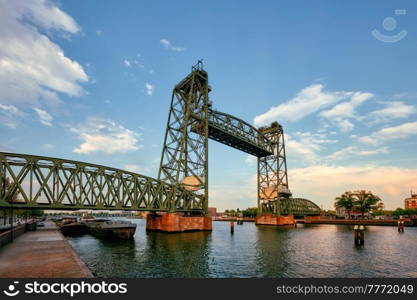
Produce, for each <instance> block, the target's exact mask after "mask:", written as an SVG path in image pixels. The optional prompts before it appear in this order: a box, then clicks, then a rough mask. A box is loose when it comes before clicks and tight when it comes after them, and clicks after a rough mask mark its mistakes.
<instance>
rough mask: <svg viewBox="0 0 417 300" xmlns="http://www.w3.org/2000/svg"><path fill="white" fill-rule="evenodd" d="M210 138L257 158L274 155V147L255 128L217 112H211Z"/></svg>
mask: <svg viewBox="0 0 417 300" xmlns="http://www.w3.org/2000/svg"><path fill="white" fill-rule="evenodd" d="M209 138H211V139H213V140H215V141H218V142H220V143H223V144H225V145H228V146H230V147H233V148H235V149H238V150H241V151H243V152H246V153H249V154H251V155H254V156H257V157H263V156H267V155H272V154H273V145H272V144H271V143H270V142H269V140H268V139H267V138H265V136H263V135H262V134H260V133H259V131H258V130H257V129H256V128H255V127H253V126H252V125H250V124H248V123H246V122H245V121H243V120H240V119H238V118H236V117H234V116H232V115H229V114H225V113H223V112H219V111H215V110H210V111H209Z"/></svg>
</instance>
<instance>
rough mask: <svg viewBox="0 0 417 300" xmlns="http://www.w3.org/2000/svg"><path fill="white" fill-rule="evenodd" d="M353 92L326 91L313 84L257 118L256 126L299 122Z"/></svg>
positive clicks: (255, 120) (322, 87) (322, 86)
mask: <svg viewBox="0 0 417 300" xmlns="http://www.w3.org/2000/svg"><path fill="white" fill-rule="evenodd" d="M352 94H353V93H352V92H344V91H336V92H329V91H324V85H322V84H313V85H310V86H308V87H306V88H304V89H303V90H301V91H300V92H299V93H298V94H297V95H296V96H295V97H294V98H292V99H291V100H289V101H287V102H286V103H282V104H280V105H278V106H274V107H271V108H270V109H269V110H268V111H267V112H266V113H264V114H261V115H259V116H256V117H255V119H254V123H255V125H256V126H262V125H267V124H269V123H271V122H273V121H277V120H278V121H282V120H287V121H298V120H301V119H302V118H304V117H306V116H308V115H310V114H312V113H315V112H316V111H319V110H321V109H323V108H325V107H328V106H330V105H332V104H334V103H337V102H339V101H341V100H343V99H346V98H347V97H350V96H351V95H352Z"/></svg>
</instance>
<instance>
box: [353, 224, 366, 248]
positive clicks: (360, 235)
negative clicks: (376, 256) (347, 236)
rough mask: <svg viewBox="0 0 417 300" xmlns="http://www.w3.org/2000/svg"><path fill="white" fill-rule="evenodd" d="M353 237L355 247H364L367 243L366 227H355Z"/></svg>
mask: <svg viewBox="0 0 417 300" xmlns="http://www.w3.org/2000/svg"><path fill="white" fill-rule="evenodd" d="M353 236H354V239H355V245H357V246H362V245H363V244H364V243H365V227H364V226H363V225H355V227H353Z"/></svg>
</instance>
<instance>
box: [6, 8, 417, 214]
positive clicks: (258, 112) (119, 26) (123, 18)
mask: <svg viewBox="0 0 417 300" xmlns="http://www.w3.org/2000/svg"><path fill="white" fill-rule="evenodd" d="M416 12H417V4H416V3H415V1H349V2H348V1H343V2H342V1H319V0H316V1H301V0H298V1H260V2H259V1H258V2H256V3H255V2H253V1H245V2H243V1H209V2H205V3H199V2H196V1H171V2H168V1H166V2H163V3H162V2H158V1H92V0H86V1H60V2H58V1H52V0H50V1H46V0H30V1H7V0H0V45H1V46H0V134H1V139H0V151H7V152H17V153H27V154H38V155H45V156H52V157H62V158H67V159H74V160H80V161H88V162H91V163H97V164H103V165H107V166H112V167H117V168H122V169H128V170H132V171H136V172H139V173H143V174H146V175H149V176H153V177H156V176H157V168H158V166H159V159H160V154H161V151H162V141H163V136H164V132H165V126H166V119H167V116H168V107H169V102H170V98H171V93H172V88H173V87H174V85H175V84H176V83H177V82H179V81H180V80H181V79H182V78H183V77H184V76H186V75H187V74H188V73H189V71H190V68H191V65H193V64H194V63H195V62H196V61H197V59H201V58H202V59H204V67H205V69H206V70H207V71H208V73H209V80H210V84H211V86H212V89H213V90H212V92H211V95H210V98H211V100H212V101H213V104H214V107H215V108H216V109H218V110H220V111H224V112H227V113H230V114H233V115H235V116H237V117H240V118H242V119H244V120H247V121H249V122H251V123H252V124H255V125H257V126H260V125H264V124H269V123H270V122H272V121H275V120H276V121H278V122H280V123H281V124H282V125H283V126H284V130H285V132H286V134H287V137H286V139H287V156H288V169H289V176H290V182H289V184H290V188H291V190H292V192H293V194H294V196H298V197H305V198H308V199H311V200H313V201H315V202H316V203H318V204H319V205H322V206H323V208H325V209H329V208H331V207H332V204H333V199H334V197H336V196H338V195H340V194H341V193H343V192H344V191H346V190H352V189H368V190H371V191H373V192H374V193H376V194H378V195H379V196H380V197H381V198H382V199H383V200H384V203H385V205H386V207H387V208H396V207H400V206H403V199H404V198H405V197H406V196H408V195H409V190H410V189H411V188H413V189H415V190H417V156H416V154H415V149H416V146H417V141H416V136H417V119H416V115H417V106H416V105H417V103H416V101H417V85H416V79H417V76H416V75H417V57H416V53H417V26H416V25H417V18H416ZM374 30H377V32H379V33H380V34H378V35H375V34H373V33H372V32H373V31H374ZM374 32H375V31H374ZM393 39H396V40H395V41H393ZM388 40H389V41H390V42H388ZM209 172H210V175H209V176H210V177H209V184H210V187H209V190H210V206H216V207H218V208H219V209H220V210H223V209H226V208H236V207H239V208H246V207H248V206H255V204H256V184H255V182H256V176H255V175H256V163H255V161H254V160H253V159H252V158H251V157H248V156H247V155H246V154H244V153H240V152H238V151H237V150H234V149H230V148H227V147H226V146H223V145H221V144H216V143H215V142H210V157H209Z"/></svg>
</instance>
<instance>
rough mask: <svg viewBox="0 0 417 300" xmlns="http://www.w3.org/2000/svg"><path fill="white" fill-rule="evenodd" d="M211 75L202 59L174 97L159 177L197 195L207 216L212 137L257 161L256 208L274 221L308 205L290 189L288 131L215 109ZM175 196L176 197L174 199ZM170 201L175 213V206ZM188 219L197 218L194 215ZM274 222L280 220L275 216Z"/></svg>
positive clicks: (178, 188) (176, 88) (275, 123)
mask: <svg viewBox="0 0 417 300" xmlns="http://www.w3.org/2000/svg"><path fill="white" fill-rule="evenodd" d="M210 91H211V88H210V85H209V82H208V74H207V72H206V71H205V70H204V69H203V64H202V62H201V61H199V62H198V63H197V64H196V65H195V66H193V67H192V71H191V73H190V74H189V75H188V76H187V77H186V78H185V79H183V80H182V81H181V82H180V83H178V84H177V85H176V86H175V88H174V90H173V93H172V99H171V105H170V109H169V115H168V122H167V128H166V133H165V139H164V146H163V149H162V156H161V162H160V169H159V174H158V179H159V180H162V181H165V182H167V183H169V184H171V185H174V186H175V189H177V190H181V189H185V190H187V191H192V192H194V193H196V194H198V195H199V196H200V197H201V199H202V207H203V210H202V211H201V212H195V214H194V215H196V214H203V215H207V213H208V139H209V138H210V139H213V140H216V141H218V142H220V143H223V144H225V145H228V146H231V147H233V148H236V149H239V150H241V151H244V152H246V153H249V154H251V155H254V156H256V157H257V158H258V208H259V215H260V216H259V217H261V218H260V219H259V220H260V223H265V222H266V223H268V222H271V221H265V220H264V218H262V216H263V215H272V216H273V218H275V217H279V216H280V215H282V214H287V215H288V214H294V213H297V211H296V210H297V209H298V210H300V209H301V210H302V209H303V207H305V205H306V204H307V205H308V204H309V203H308V202H306V201H308V200H305V199H294V198H292V197H291V192H290V190H289V188H288V175H287V163H286V156H285V143H284V132H283V129H282V126H281V125H280V124H278V122H274V123H272V124H271V126H269V127H262V128H259V129H257V128H255V127H253V126H252V125H250V124H248V123H247V122H245V121H243V120H240V119H238V118H236V117H234V116H231V115H229V114H225V113H222V112H218V111H216V110H213V109H212V107H211V102H210V100H209V93H210ZM175 195H176V193H175V192H174V193H173V197H175ZM178 201H181V199H179V198H178V199H172V201H171V202H172V203H173V204H174V205H172V210H171V212H172V213H174V212H175V207H177V206H178V205H175V203H176V202H178ZM188 215H193V214H192V212H190V213H189V214H188ZM272 222H277V221H276V218H275V219H274V220H273V221H272Z"/></svg>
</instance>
